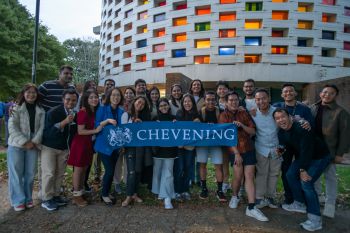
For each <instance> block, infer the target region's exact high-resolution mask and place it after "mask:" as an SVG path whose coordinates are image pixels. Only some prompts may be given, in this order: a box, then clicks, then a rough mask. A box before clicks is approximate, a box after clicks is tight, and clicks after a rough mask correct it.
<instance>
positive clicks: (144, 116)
mask: <svg viewBox="0 0 350 233" xmlns="http://www.w3.org/2000/svg"><path fill="white" fill-rule="evenodd" d="M138 99H143V100H144V101H145V106H144V108H143V109H142V110H141V112H139V114H138V116H137V117H138V118H140V119H141V120H142V121H150V120H151V112H150V109H149V105H148V100H147V98H146V97H145V96H142V95H139V96H137V97H136V98H135V99H134V101H132V104H131V108H130V111H129V116H130V117H131V118H133V117H136V109H135V102H136V101H137V100H138Z"/></svg>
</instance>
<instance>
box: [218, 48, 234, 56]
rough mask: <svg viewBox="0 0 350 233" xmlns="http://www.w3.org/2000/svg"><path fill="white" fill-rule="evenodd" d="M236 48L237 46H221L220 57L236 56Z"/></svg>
mask: <svg viewBox="0 0 350 233" xmlns="http://www.w3.org/2000/svg"><path fill="white" fill-rule="evenodd" d="M235 53H236V47H235V46H220V47H219V55H220V56H227V55H235Z"/></svg>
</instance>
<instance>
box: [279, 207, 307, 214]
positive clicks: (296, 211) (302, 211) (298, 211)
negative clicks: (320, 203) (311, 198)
mask: <svg viewBox="0 0 350 233" xmlns="http://www.w3.org/2000/svg"><path fill="white" fill-rule="evenodd" d="M282 209H284V210H285V211H288V212H295V213H301V214H306V210H291V209H288V208H283V206H282Z"/></svg>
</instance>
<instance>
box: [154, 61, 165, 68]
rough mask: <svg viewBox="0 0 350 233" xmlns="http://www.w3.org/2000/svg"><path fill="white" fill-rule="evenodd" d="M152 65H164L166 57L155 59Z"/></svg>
mask: <svg viewBox="0 0 350 233" xmlns="http://www.w3.org/2000/svg"><path fill="white" fill-rule="evenodd" d="M152 67H164V59H158V60H153V61H152Z"/></svg>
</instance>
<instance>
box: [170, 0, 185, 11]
mask: <svg viewBox="0 0 350 233" xmlns="http://www.w3.org/2000/svg"><path fill="white" fill-rule="evenodd" d="M173 5H174V10H176V11H178V10H184V9H187V2H186V1H182V2H176V3H174V4H173Z"/></svg>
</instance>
